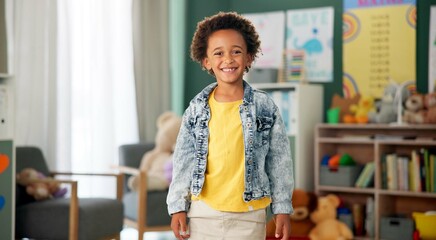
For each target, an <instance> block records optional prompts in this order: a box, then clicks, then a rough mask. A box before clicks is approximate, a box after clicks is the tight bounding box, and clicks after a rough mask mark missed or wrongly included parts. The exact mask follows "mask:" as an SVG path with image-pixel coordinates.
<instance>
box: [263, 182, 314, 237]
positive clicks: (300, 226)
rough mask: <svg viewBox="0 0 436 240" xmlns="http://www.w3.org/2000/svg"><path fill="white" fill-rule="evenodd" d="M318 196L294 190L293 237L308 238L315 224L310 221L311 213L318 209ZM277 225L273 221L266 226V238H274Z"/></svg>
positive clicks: (301, 190)
mask: <svg viewBox="0 0 436 240" xmlns="http://www.w3.org/2000/svg"><path fill="white" fill-rule="evenodd" d="M317 203H318V200H317V196H316V195H315V193H313V192H307V191H304V190H303V189H294V192H293V193H292V206H293V208H294V213H293V214H291V215H290V217H291V228H292V230H291V237H307V236H308V235H309V232H310V230H311V229H312V228H313V227H314V226H315V224H314V223H313V222H312V220H310V213H311V212H312V211H314V210H315V209H316V205H317ZM275 229H276V225H275V222H274V219H271V220H270V221H269V222H268V223H267V225H266V236H268V237H274V235H275Z"/></svg>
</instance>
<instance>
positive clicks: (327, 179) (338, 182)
mask: <svg viewBox="0 0 436 240" xmlns="http://www.w3.org/2000/svg"><path fill="white" fill-rule="evenodd" d="M361 170H362V166H359V165H355V166H339V167H338V169H335V170H332V169H330V168H329V167H328V166H324V165H321V168H320V176H319V180H320V184H321V185H330V186H340V187H353V186H354V183H355V182H356V179H357V177H358V176H359V174H360V171H361Z"/></svg>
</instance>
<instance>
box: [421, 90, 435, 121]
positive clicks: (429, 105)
mask: <svg viewBox="0 0 436 240" xmlns="http://www.w3.org/2000/svg"><path fill="white" fill-rule="evenodd" d="M424 106H425V108H426V109H427V115H426V117H425V123H428V124H435V123H436V92H433V93H429V94H427V95H425V98H424Z"/></svg>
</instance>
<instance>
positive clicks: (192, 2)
mask: <svg viewBox="0 0 436 240" xmlns="http://www.w3.org/2000/svg"><path fill="white" fill-rule="evenodd" d="M342 4H343V0H329V1H325V0H305V1H300V0H271V1H265V0H227V1H225V0H208V1H202V0H188V7H187V14H186V16H187V20H186V22H187V24H186V25H187V31H186V33H187V35H186V36H187V37H186V49H188V51H187V54H186V61H187V64H186V71H185V87H184V91H185V94H184V96H185V100H184V107H185V108H186V107H187V106H188V104H189V101H190V100H191V99H192V98H193V97H194V96H195V95H196V94H197V93H198V92H199V91H200V90H201V89H202V88H203V87H205V86H206V85H207V84H209V83H212V82H213V81H214V79H213V78H212V77H211V76H209V75H208V74H207V73H206V72H204V71H202V70H201V67H200V65H199V64H197V63H195V62H193V61H192V60H191V59H190V57H189V46H190V44H191V40H192V36H193V34H194V31H195V27H196V25H197V22H198V21H200V20H202V19H203V18H204V17H206V16H210V15H212V14H215V13H217V12H219V11H237V12H239V13H255V12H269V11H278V10H287V9H301V8H314V7H324V6H332V7H333V8H334V14H335V16H334V24H335V28H334V36H333V40H334V45H333V47H334V57H333V71H334V73H333V77H334V80H333V82H330V83H317V84H322V85H323V86H324V115H325V111H326V109H328V108H329V106H330V103H331V98H332V96H333V95H334V94H335V93H339V94H341V95H342V13H343V6H342ZM431 5H436V0H417V8H418V11H417V13H418V16H417V25H418V26H417V46H416V47H417V51H416V52H417V63H416V64H417V66H416V70H417V74H416V75H417V77H416V79H417V89H418V91H420V92H426V91H427V86H428V82H427V81H428V79H427V78H428V37H429V25H428V22H429V19H430V6H431Z"/></svg>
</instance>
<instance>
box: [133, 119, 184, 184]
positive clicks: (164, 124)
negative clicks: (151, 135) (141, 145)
mask: <svg viewBox="0 0 436 240" xmlns="http://www.w3.org/2000/svg"><path fill="white" fill-rule="evenodd" d="M181 123H182V119H181V117H179V116H177V115H176V114H175V113H173V112H165V113H163V114H161V115H160V116H159V117H158V119H157V129H158V131H157V134H156V137H155V147H154V149H152V150H150V151H148V152H147V153H145V154H144V156H143V157H142V160H141V165H140V167H139V168H140V170H141V171H145V172H146V173H147V189H149V190H163V189H166V188H168V186H169V181H168V179H167V178H168V176H166V175H168V173H166V172H165V169H166V168H168V167H169V166H166V165H168V164H169V163H170V162H172V155H173V151H174V147H175V145H176V140H177V135H178V134H179V129H180V126H181ZM138 180H139V177H138V176H132V177H130V178H129V180H128V186H129V188H130V189H132V190H135V191H136V190H138V186H139V183H138Z"/></svg>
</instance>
